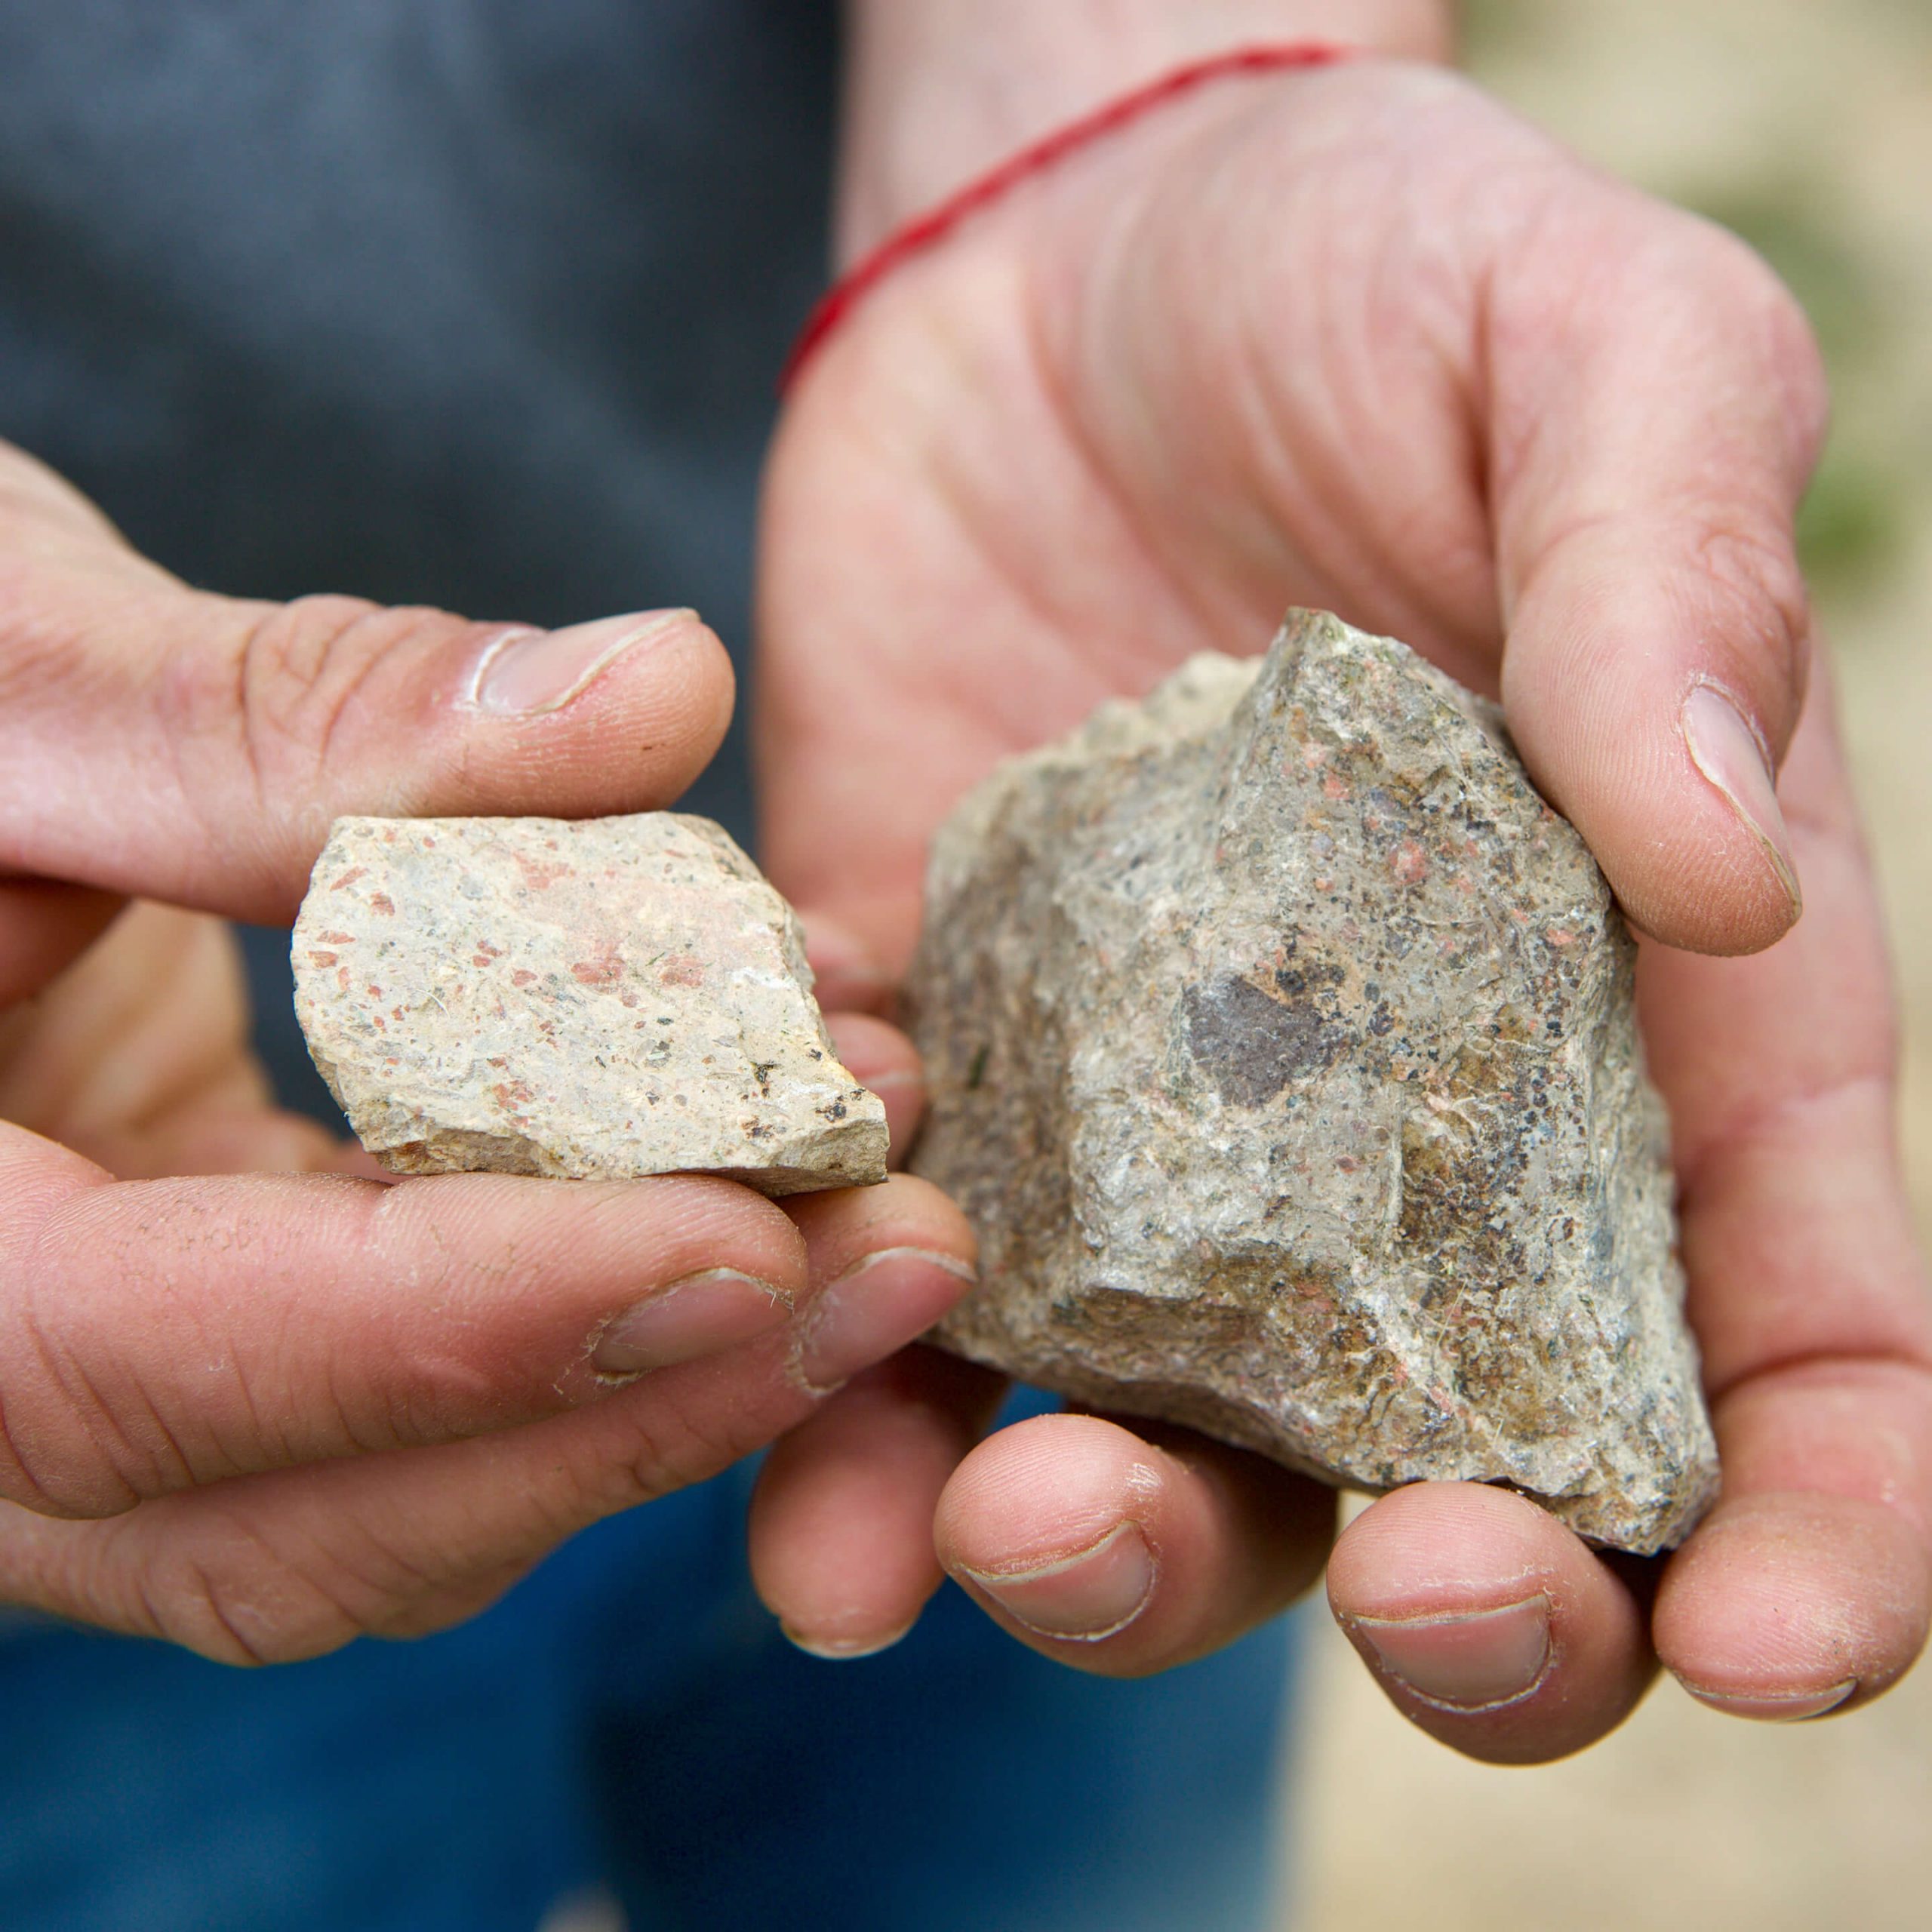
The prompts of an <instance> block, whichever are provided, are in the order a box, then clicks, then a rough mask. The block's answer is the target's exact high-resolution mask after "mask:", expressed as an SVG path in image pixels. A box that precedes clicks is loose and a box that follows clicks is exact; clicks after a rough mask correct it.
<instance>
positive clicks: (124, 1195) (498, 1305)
mask: <svg viewBox="0 0 1932 1932" xmlns="http://www.w3.org/2000/svg"><path fill="white" fill-rule="evenodd" d="M0 1195H5V1196H7V1198H9V1199H10V1201H12V1202H14V1203H16V1204H17V1207H18V1214H17V1219H16V1220H15V1222H14V1226H12V1227H11V1229H9V1231H8V1238H7V1241H6V1244H5V1269H4V1273H3V1274H0V1280H4V1281H5V1283H6V1284H7V1289H8V1293H7V1295H6V1298H5V1306H4V1307H0V1327H4V1333H5V1344H4V1346H0V1363H4V1364H5V1366H4V1367H0V1394H4V1429H5V1443H4V1451H0V1495H4V1496H5V1497H8V1498H10V1499H11V1500H14V1501H16V1502H19V1503H23V1504H26V1505H27V1506H29V1507H32V1508H35V1509H45V1510H48V1511H50V1512H57V1513H63V1514H74V1515H105V1514H108V1513H111V1512H115V1511H117V1510H120V1509H126V1508H128V1506H131V1504H132V1503H135V1502H137V1501H138V1500H140V1499H142V1498H143V1497H153V1496H158V1495H162V1494H166V1493H168V1491H172V1490H175V1489H179V1488H183V1487H187V1486H189V1485H191V1484H198V1483H206V1482H211V1481H217V1480H219V1479H220V1478H224V1477H228V1476H232V1475H235V1474H237V1473H239V1472H248V1471H252V1470H259V1469H272V1468H278V1467H282V1466H287V1465H289V1464H293V1463H303V1462H307V1461H310V1460H315V1459H316V1458H318V1457H340V1456H352V1455H357V1454H365V1453H367V1452H369V1451H376V1450H381V1449H386V1448H389V1447H393V1446H395V1445H397V1444H414V1443H426V1442H437V1441H445V1440H447V1439H448V1438H452V1437H461V1436H465V1435H473V1434H475V1433H477V1432H480V1431H483V1430H488V1429H500V1428H503V1427H504V1426H508V1425H509V1424H511V1423H516V1422H519V1421H522V1420H527V1419H528V1418H530V1417H537V1416H545V1415H550V1414H555V1413H556V1412H558V1411H560V1410H564V1409H568V1408H570V1407H573V1406H575V1405H577V1404H580V1403H583V1402H586V1401H591V1400H592V1399H594V1398H595V1397H596V1396H598V1395H599V1394H600V1393H601V1392H603V1389H605V1386H607V1383H606V1380H605V1379H606V1378H608V1377H620V1376H625V1375H629V1374H635V1373H637V1372H638V1371H642V1370H644V1369H647V1368H650V1367H656V1366H659V1365H660V1364H664V1363H667V1362H675V1361H681V1360H685V1359H687V1358H690V1357H692V1356H694V1355H700V1354H702V1353H704V1352H709V1351H712V1350H714V1349H720V1348H724V1347H728V1346H731V1344H732V1343H735V1342H737V1341H739V1340H743V1338H745V1337H747V1336H749V1335H752V1334H758V1333H761V1332H763V1331H766V1330H768V1329H771V1328H773V1327H777V1326H779V1325H780V1324H782V1323H783V1321H784V1319H785V1317H786V1313H787V1311H788V1308H789V1304H790V1303H791V1302H792V1300H793V1298H794V1297H795V1296H796V1295H797V1294H798V1293H799V1291H801V1289H802V1288H803V1287H804V1254H803V1250H802V1247H801V1243H800V1241H799V1239H798V1234H797V1232H796V1231H795V1229H794V1227H793V1226H792V1224H791V1223H790V1222H789V1220H787V1218H786V1216H785V1215H784V1214H782V1213H781V1212H780V1211H779V1210H778V1209H777V1208H776V1207H774V1206H773V1205H772V1204H771V1203H770V1202H768V1201H764V1199H762V1198H760V1197H759V1196H758V1195H754V1194H752V1193H751V1192H749V1191H748V1190H746V1189H740V1188H737V1187H734V1186H731V1185H730V1184H729V1183H725V1182H722V1181H716V1180H703V1179H698V1178H695V1177H693V1178H684V1179H675V1180H651V1181H638V1182H632V1183H571V1182H546V1181H533V1180H520V1179H514V1178H510V1177H502V1176H495V1175H451V1176H445V1177H437V1178H434V1179H431V1180H422V1181H415V1182H410V1183H405V1184H402V1185H401V1186H394V1187H383V1186H377V1185H375V1184H374V1183H368V1182H361V1181H354V1180H346V1179H322V1178H320V1177H315V1178H298V1177H276V1176H269V1175H257V1176H251V1177H248V1178H246V1179H242V1180H186V1181H143V1182H121V1183H102V1182H100V1180H99V1177H98V1174H97V1171H94V1170H92V1169H90V1168H88V1165H87V1164H86V1163H85V1162H83V1161H80V1160H78V1158H76V1157H75V1156H73V1155H70V1154H68V1153H66V1152H65V1151H64V1150H63V1149H59V1148H55V1147H53V1146H51V1145H50V1144H49V1143H46V1142H44V1141H39V1140H36V1139H35V1137H33V1136H32V1135H29V1134H24V1133H22V1132H20V1131H17V1130H14V1129H5V1130H0ZM297 1337H299V1342H298V1341H297V1340H296V1339H295V1338H297Z"/></svg>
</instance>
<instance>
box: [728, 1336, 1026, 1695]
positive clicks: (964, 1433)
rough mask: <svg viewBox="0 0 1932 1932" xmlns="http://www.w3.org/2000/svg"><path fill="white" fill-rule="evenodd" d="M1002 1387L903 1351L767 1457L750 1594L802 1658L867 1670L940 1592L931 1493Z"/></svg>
mask: <svg viewBox="0 0 1932 1932" xmlns="http://www.w3.org/2000/svg"><path fill="white" fill-rule="evenodd" d="M1005 1386H1006V1384H1005V1380H1004V1377H1000V1376H998V1375H995V1374H993V1373H992V1371H990V1370H988V1369H983V1368H981V1367H979V1366H978V1365H977V1364H975V1363H972V1362H968V1361H961V1360H960V1359H959V1358H958V1357H957V1356H955V1355H943V1354H942V1353H940V1352H939V1351H938V1350H937V1349H924V1348H912V1349H902V1350H901V1351H900V1353H899V1354H897V1355H894V1356H893V1357H892V1358H891V1360H890V1361H885V1362H882V1363H881V1364H880V1365H879V1366H878V1367H877V1368H875V1369H873V1370H872V1371H869V1373H867V1374H864V1375H862V1376H860V1377H857V1379H856V1380H854V1381H852V1382H850V1383H848V1384H847V1385H846V1386H845V1387H844V1388H843V1389H840V1390H839V1392H838V1394H837V1395H833V1396H831V1397H829V1398H828V1399H827V1400H826V1401H825V1402H824V1403H823V1404H821V1405H820V1407H819V1408H818V1410H817V1411H816V1412H815V1413H814V1414H812V1415H810V1416H808V1417H806V1419H805V1420H804V1421H803V1422H802V1423H800V1424H799V1425H798V1427H797V1428H796V1429H792V1431H790V1432H789V1433H788V1434H786V1435H783V1436H781V1437H780V1438H779V1440H778V1441H777V1443H776V1444H774V1446H773V1448H772V1451H771V1454H770V1455H769V1456H768V1457H766V1458H765V1460H764V1466H763V1468H762V1469H760V1470H759V1472H758V1487H757V1488H756V1490H755V1492H754V1494H753V1496H752V1509H751V1519H750V1522H749V1527H748V1535H749V1542H750V1550H751V1567H752V1582H753V1583H755V1585H756V1586H757V1588H758V1595H759V1596H760V1598H762V1599H763V1601H764V1605H765V1607H766V1608H767V1609H768V1610H769V1611H771V1613H772V1614H773V1615H774V1617H777V1619H778V1620H779V1622H780V1624H781V1625H783V1628H784V1631H785V1634H786V1636H788V1637H789V1638H791V1640H792V1642H793V1643H795V1644H797V1645H798V1647H799V1648H800V1649H801V1650H803V1651H810V1652H811V1654H812V1655H814V1657H827V1658H841V1659H842V1658H849V1657H869V1656H871V1655H872V1653H873V1652H875V1651H882V1650H884V1649H885V1648H886V1647H888V1645H889V1644H896V1643H897V1641H899V1640H900V1638H902V1637H903V1636H904V1635H906V1632H908V1631H909V1630H910V1629H912V1626H913V1624H914V1623H915V1622H916V1621H917V1620H918V1614H919V1612H920V1611H921V1609H922V1608H923V1607H924V1605H925V1602H926V1600H927V1598H929V1597H930V1596H931V1595H932V1593H933V1592H934V1591H935V1590H936V1589H938V1588H939V1586H940V1583H942V1582H943V1580H944V1574H943V1571H941V1570H940V1566H939V1558H938V1557H937V1555H935V1554H934V1549H933V1529H932V1526H933V1512H934V1510H935V1509H937V1507H938V1505H939V1499H940V1492H941V1491H943V1489H944V1488H945V1487H946V1481H947V1479H948V1478H949V1477H950V1476H951V1475H952V1472H953V1471H954V1469H955V1468H957V1467H958V1464H959V1462H960V1460H961V1457H964V1455H965V1454H966V1452H967V1451H968V1450H969V1449H971V1447H972V1446H973V1445H974V1443H976V1442H977V1441H979V1439H980V1436H981V1435H983V1434H984V1433H985V1432H986V1427H987V1425H988V1424H989V1423H990V1422H991V1421H992V1417H993V1413H994V1411H995V1410H996V1409H997V1408H998V1406H999V1402H1000V1398H1001V1395H1002V1394H1003V1393H1004V1389H1005Z"/></svg>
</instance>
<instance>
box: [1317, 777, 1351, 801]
mask: <svg viewBox="0 0 1932 1932" xmlns="http://www.w3.org/2000/svg"><path fill="white" fill-rule="evenodd" d="M1321 795H1322V796H1323V797H1324V798H1332V799H1333V800H1334V801H1335V802H1336V803H1337V804H1340V803H1341V801H1343V799H1344V798H1346V797H1347V796H1348V795H1349V784H1348V780H1346V779H1345V778H1340V777H1337V776H1336V774H1334V772H1332V771H1331V772H1330V773H1329V774H1328V776H1327V777H1326V778H1324V779H1323V780H1322V781H1321Z"/></svg>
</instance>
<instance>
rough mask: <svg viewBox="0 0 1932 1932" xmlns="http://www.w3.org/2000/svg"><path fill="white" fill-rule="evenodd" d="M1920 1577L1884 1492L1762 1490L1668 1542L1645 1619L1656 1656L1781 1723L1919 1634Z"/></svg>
mask: <svg viewBox="0 0 1932 1932" xmlns="http://www.w3.org/2000/svg"><path fill="white" fill-rule="evenodd" d="M1929 1596H1932V1580H1928V1578H1927V1574H1926V1565H1925V1559H1924V1553H1923V1551H1922V1550H1921V1548H1920V1546H1919V1545H1918V1540H1917V1539H1916V1537H1915V1534H1914V1532H1913V1531H1912V1528H1911V1527H1910V1526H1909V1524H1907V1523H1906V1521H1905V1520H1904V1519H1903V1518H1902V1517H1901V1516H1900V1515H1898V1514H1897V1512H1895V1511H1894V1510H1893V1509H1890V1508H1888V1507H1887V1506H1885V1505H1884V1504H1881V1503H1867V1502H1865V1501H1863V1500H1860V1499H1857V1498H1855V1497H1847V1496H1835V1495H1812V1494H1804V1493H1802V1492H1793V1491H1770V1492H1766V1493H1763V1494H1758V1495H1756V1496H1746V1497H1737V1498H1736V1499H1734V1500H1731V1501H1730V1502H1727V1503H1721V1504H1720V1505H1719V1506H1718V1509H1717V1510H1716V1512H1715V1513H1714V1514H1713V1515H1711V1516H1710V1517H1709V1518H1707V1519H1706V1521H1705V1522H1704V1524H1703V1526H1702V1527H1700V1529H1699V1530H1698V1531H1697V1534H1696V1535H1695V1536H1694V1537H1693V1538H1692V1540H1690V1542H1689V1543H1687V1544H1686V1545H1685V1546H1684V1548H1683V1549H1681V1550H1680V1551H1679V1552H1678V1555H1677V1556H1676V1557H1675V1559H1674V1560H1673V1561H1672V1564H1671V1567H1670V1569H1669V1571H1668V1572H1667V1573H1666V1576H1665V1578H1664V1583H1663V1589H1662V1591H1661V1592H1660V1595H1659V1597H1658V1599H1657V1614H1656V1617H1655V1619H1654V1630H1655V1633H1656V1638H1657V1652H1658V1654H1659V1656H1660V1657H1661V1658H1662V1660H1663V1663H1664V1665H1665V1667H1666V1669H1669V1672H1670V1673H1671V1675H1672V1676H1674V1677H1675V1678H1676V1679H1677V1680H1678V1682H1679V1683H1680V1684H1682V1685H1683V1686H1684V1689H1685V1690H1687V1691H1688V1692H1689V1693H1690V1695H1691V1696H1692V1697H1695V1698H1696V1699H1697V1701H1698V1702H1699V1703H1701V1704H1703V1705H1705V1706H1707V1707H1708V1708H1709V1709H1712V1710H1715V1711H1721V1712H1724V1713H1726V1714H1727V1715H1730V1716H1733V1717H1743V1718H1752V1719H1755V1720H1758V1721H1765V1722H1771V1723H1778V1722H1784V1723H1794V1722H1798V1721H1803V1720H1804V1719H1806V1718H1817V1717H1823V1716H1825V1715H1828V1714H1829V1712H1833V1711H1836V1710H1841V1709H1845V1708H1847V1707H1848V1706H1854V1705H1856V1704H1858V1703H1863V1702H1866V1701H1869V1700H1870V1699H1871V1698H1872V1697H1875V1696H1877V1695H1878V1694H1879V1693H1880V1692H1881V1691H1883V1690H1886V1689H1887V1688H1888V1687H1890V1685H1891V1684H1893V1683H1894V1682H1896V1681H1897V1679H1898V1678H1900V1677H1901V1676H1903V1675H1904V1674H1905V1672H1906V1670H1908V1669H1909V1668H1910V1667H1911V1666H1912V1662H1913V1661H1914V1660H1915V1658H1916V1657H1918V1654H1919V1652H1920V1651H1921V1649H1922V1648H1923V1647H1924V1642H1925V1638H1926V1632H1927V1614H1928V1597H1929Z"/></svg>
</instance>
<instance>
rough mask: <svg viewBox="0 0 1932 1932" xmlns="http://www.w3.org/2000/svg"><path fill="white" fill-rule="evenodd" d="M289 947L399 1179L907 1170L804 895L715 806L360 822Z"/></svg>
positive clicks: (317, 879) (331, 1078)
mask: <svg viewBox="0 0 1932 1932" xmlns="http://www.w3.org/2000/svg"><path fill="white" fill-rule="evenodd" d="M292 952H293V957H294V966H295V1009H296V1013H297V1017H299V1018H300V1020H301V1023H302V1029H303V1032H304V1033H305V1034H306V1035H307V1036H308V1041H309V1052H310V1054H312V1056H313V1057H314V1060H315V1064H316V1066H318V1068H319V1069H321V1074H322V1077H323V1078H324V1079H325V1080H326V1081H328V1084H329V1089H330V1091H331V1092H332V1093H333V1094H334V1095H335V1097H336V1099H337V1101H338V1103H340V1106H341V1107H342V1110H343V1112H344V1113H346V1115H348V1116H349V1124H350V1125H351V1126H352V1127H353V1128H355V1131H356V1133H357V1134H358V1136H360V1137H361V1141H362V1144H363V1145H364V1146H365V1147H367V1148H368V1149H369V1150H370V1152H371V1153H373V1154H374V1155H375V1156H376V1158H377V1159H378V1160H379V1161H381V1162H382V1164H383V1166H385V1167H386V1168H389V1169H390V1170H391V1171H393V1172H395V1173H397V1174H448V1173H452V1172H461V1171H472V1170H477V1169H487V1170H489V1171H494V1172H496V1173H500V1174H547V1175H552V1176H557V1177H563V1178H566V1179H571V1180H590V1179H598V1180H624V1179H629V1178H631V1177H635V1176H638V1175H642V1174H671V1173H693V1172H695V1173H703V1174H724V1175H727V1176H728V1177H730V1178H731V1179H732V1180H740V1181H744V1182H746V1183H749V1185H750V1186H753V1187H756V1188H758V1189H761V1190H762V1191H763V1192H765V1193H767V1194H795V1193H800V1192H804V1191H806V1190H808V1189H814V1188H826V1187H844V1186H852V1185H855V1184H860V1185H863V1184H867V1183H872V1182H875V1181H881V1180H884V1178H885V1152H886V1128H885V1109H884V1106H883V1105H882V1104H881V1102H880V1101H879V1100H878V1099H877V1097H875V1096H874V1095H873V1094H869V1093H868V1092H867V1091H866V1089H865V1088H863V1087H861V1086H860V1084H858V1082H857V1081H856V1080H854V1078H852V1076H851V1074H849V1073H848V1072H846V1070H845V1069H844V1067H842V1066H840V1064H839V1063H838V1057H837V1055H836V1054H835V1053H834V1052H833V1051H832V1042H831V1041H830V1039H829V1038H828V1037H827V1036H826V1030H825V1023H824V1021H823V1019H822V1018H821V1017H820V1014H819V1010H818V1007H817V1004H816V1002H815V1001H814V1000H813V998H812V997H811V984H812V975H811V968H809V967H808V966H807V965H806V964H805V956H804V945H803V943H802V941H801V937H800V935H799V932H798V923H797V921H796V920H795V918H793V916H792V911H791V909H790V907H789V906H787V905H786V903H785V901H784V900H783V899H781V898H780V897H779V895H778V894H777V891H775V890H774V888H772V887H771V885H769V884H767V883H766V881H765V880H764V876H763V875H762V874H761V873H760V872H759V871H758V868H757V867H756V866H754V865H753V864H752V862H751V860H749V859H748V858H747V857H746V856H745V854H743V852H742V851H740V850H739V848H738V847H737V845H736V844H734V843H733V842H732V841H731V838H729V837H728V835H726V834H725V832H724V831H723V829H721V827H719V826H715V825H714V824H712V823H711V821H710V820H709V819H702V818H693V817H687V816H685V814H681V813H676V812H646V813H642V814H638V815H636V816H635V817H628V818H608V819H593V820H582V821H571V820H562V819H543V818H451V819H383V818H345V819H339V820H337V822H336V824H335V826H334V830H333V831H332V832H331V834H330V835H329V841H328V844H327V845H326V846H325V848H323V851H322V854H321V857H320V858H319V859H318V860H317V861H316V863H315V872H314V875H313V877H312V879H311V881H310V884H309V895H308V897H307V898H306V900H303V906H302V912H301V915H300V918H298V919H297V921H296V924H295V933H294V943H293V948H292Z"/></svg>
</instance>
